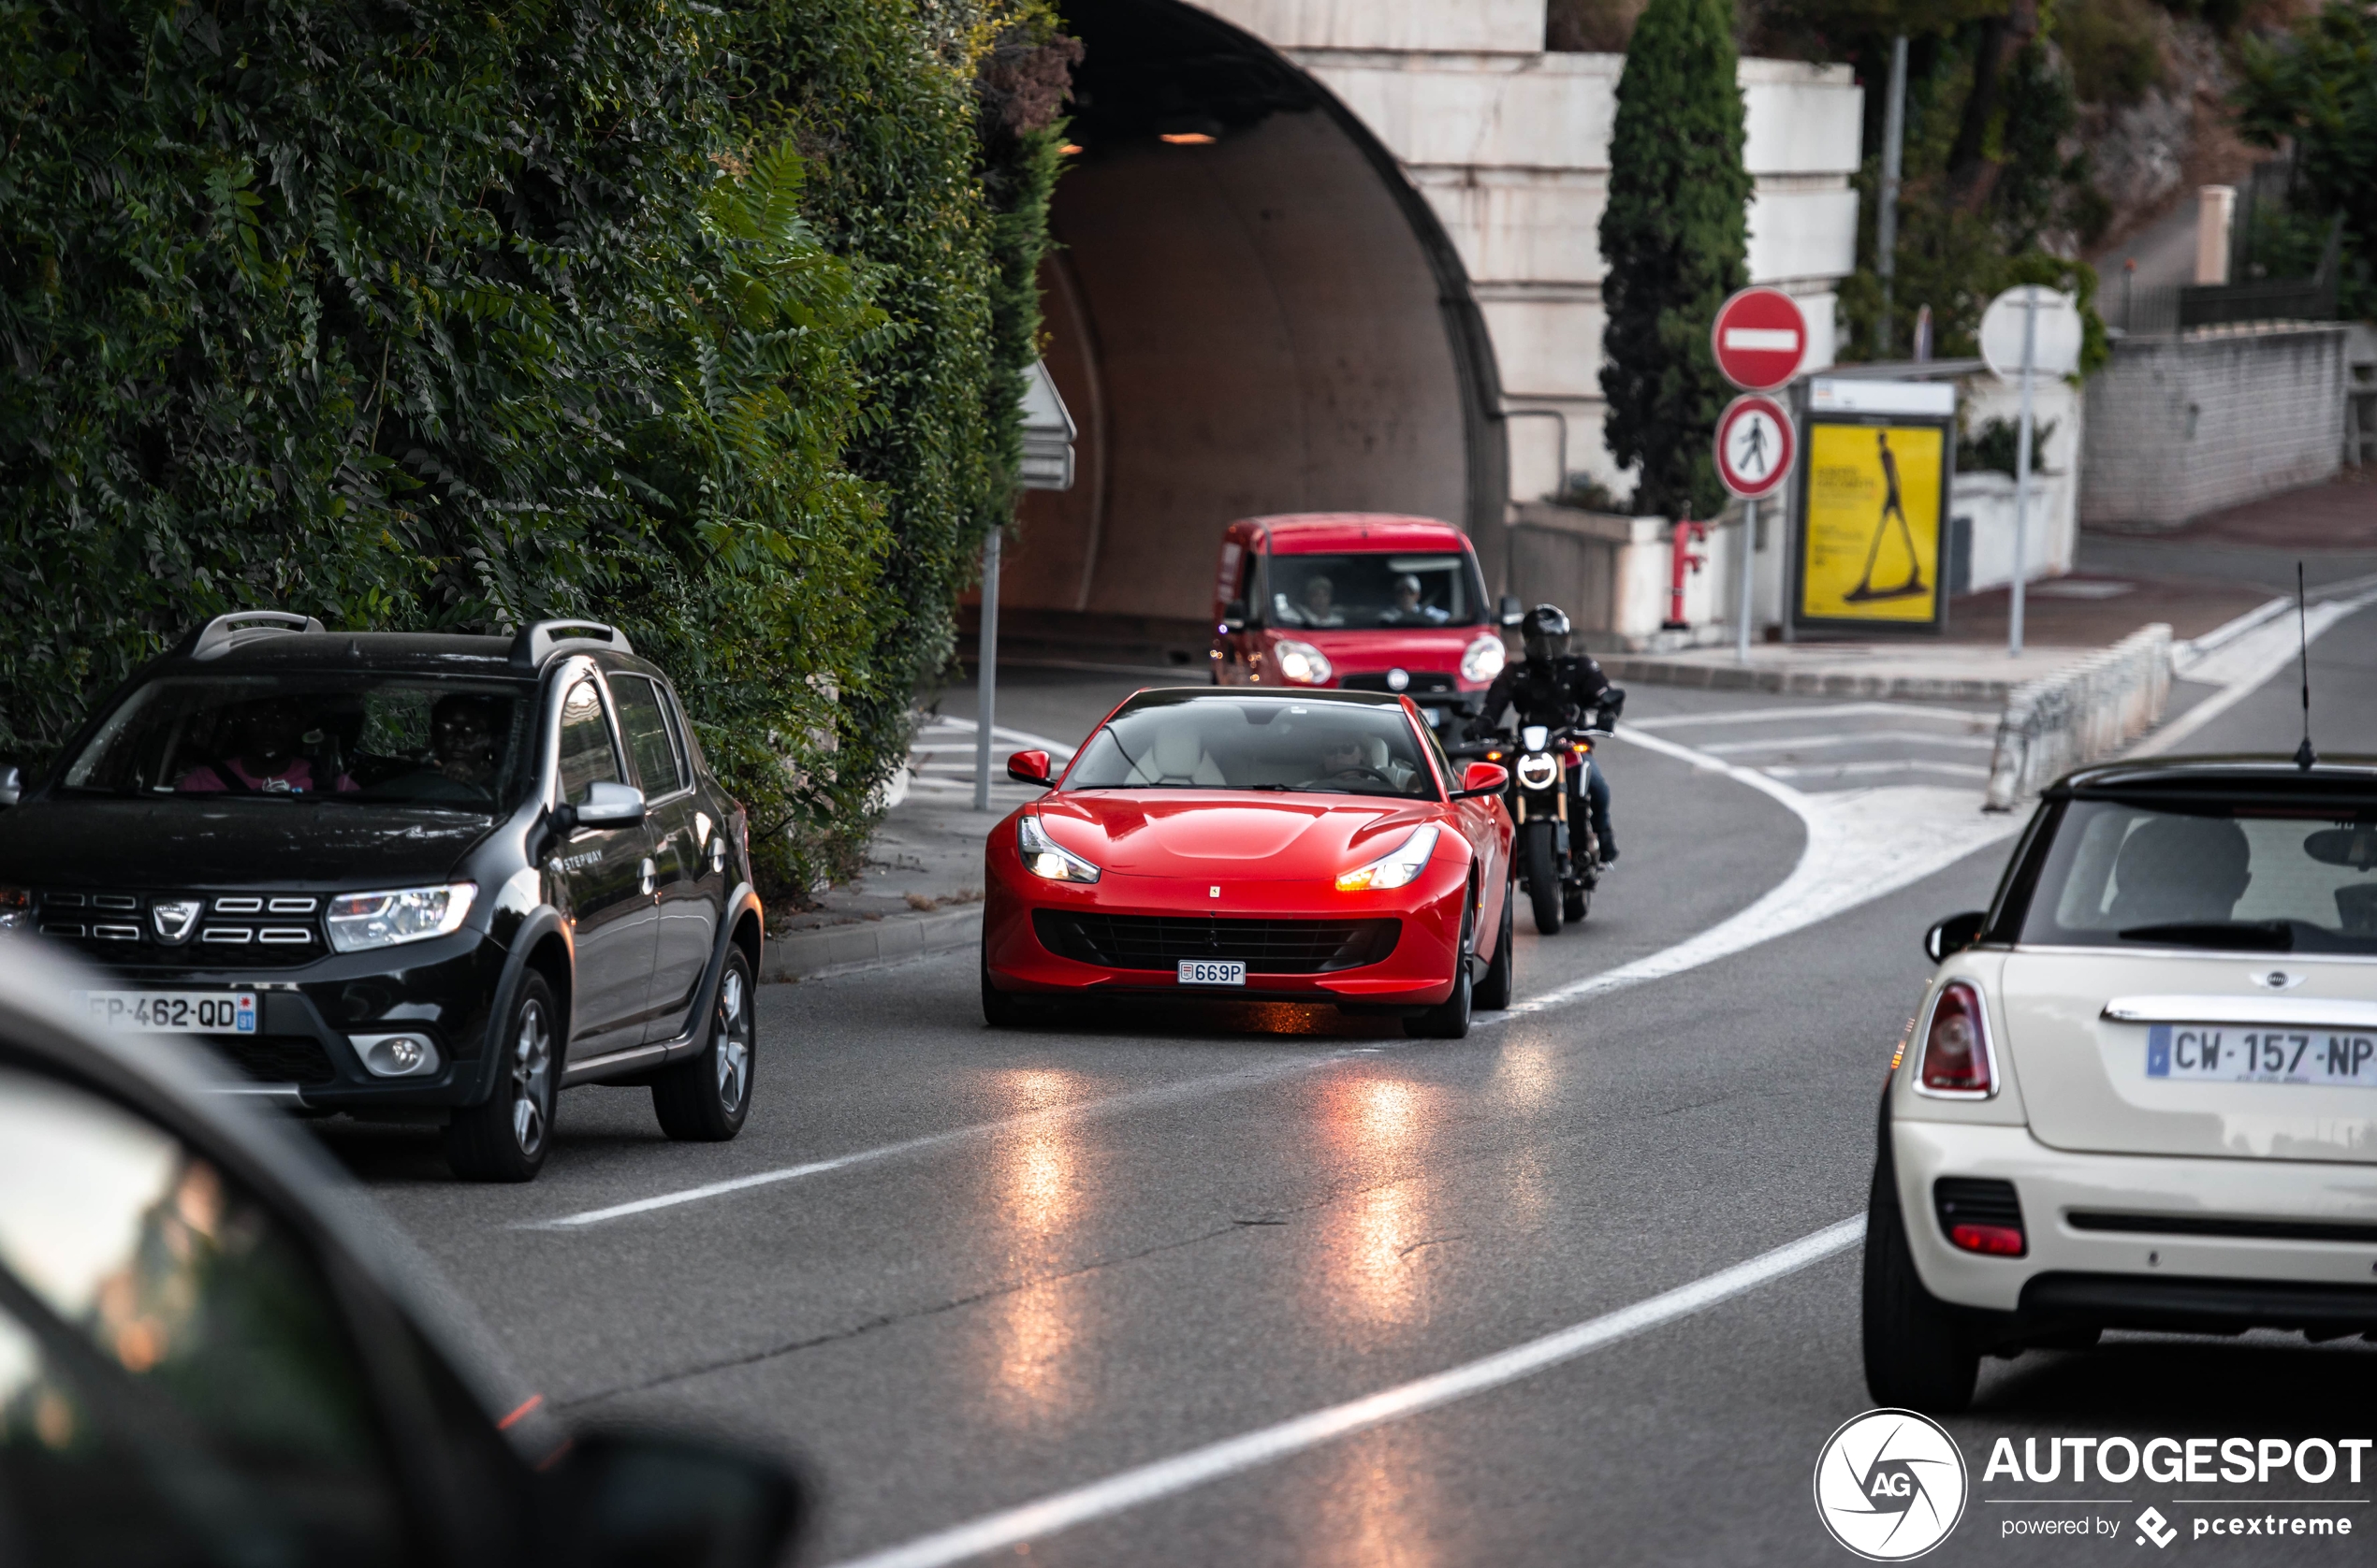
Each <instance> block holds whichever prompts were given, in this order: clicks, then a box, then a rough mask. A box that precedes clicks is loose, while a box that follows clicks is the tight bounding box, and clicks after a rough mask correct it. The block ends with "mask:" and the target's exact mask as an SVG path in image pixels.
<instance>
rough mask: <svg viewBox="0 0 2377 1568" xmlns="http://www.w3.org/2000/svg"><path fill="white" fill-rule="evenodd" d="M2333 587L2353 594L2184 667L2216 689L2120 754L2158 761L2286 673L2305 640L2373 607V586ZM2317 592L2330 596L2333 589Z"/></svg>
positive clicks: (2266, 626)
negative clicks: (2152, 758)
mask: <svg viewBox="0 0 2377 1568" xmlns="http://www.w3.org/2000/svg"><path fill="white" fill-rule="evenodd" d="M2336 587H2337V588H2348V589H2356V590H2357V591H2355V592H2353V593H2352V594H2351V596H2350V597H2348V598H2344V599H2340V600H2326V601H2323V602H2322V603H2317V604H2313V605H2312V606H2311V608H2310V609H2309V611H2307V612H2306V613H2305V614H2304V616H2303V617H2302V621H2301V624H2300V626H2299V628H2298V627H2297V621H2296V617H2293V616H2289V615H2279V616H2276V617H2271V618H2270V619H2268V620H2267V621H2262V622H2260V623H2258V624H2255V625H2253V626H2252V627H2251V628H2249V629H2248V630H2246V631H2244V632H2241V633H2239V634H2238V635H2235V636H2231V637H2227V638H2224V639H2223V641H2222V643H2221V645H2220V646H2218V647H2217V648H2216V649H2215V650H2214V651H2213V652H2211V653H2208V654H2206V655H2205V656H2203V657H2202V658H2200V659H2198V660H2196V661H2194V662H2193V663H2191V664H2190V665H2188V667H2187V669H2186V672H2185V673H2184V674H2183V675H2181V676H2180V678H2181V679H2183V680H2192V681H2201V682H2204V683H2207V684H2209V685H2216V686H2218V687H2220V689H2221V690H2218V691H2216V692H2214V693H2213V694H2212V695H2211V696H2209V697H2207V698H2205V699H2204V700H2203V701H2202V702H2200V703H2198V704H2195V706H2194V707H2192V708H2189V709H2188V710H2187V711H2186V712H2185V713H2182V714H2180V716H2179V717H2178V718H2177V719H2172V720H2171V721H2170V722H2169V723H2168V724H2166V725H2164V726H2163V727H2162V728H2161V729H2159V730H2157V731H2155V732H2154V733H2152V734H2151V735H2148V736H2147V737H2146V738H2145V739H2144V740H2142V741H2140V742H2138V743H2137V744H2136V746H2133V747H2131V748H2129V749H2128V750H2127V751H2125V752H2123V753H2122V755H2123V756H2124V757H2159V756H2163V755H2166V754H2167V753H2168V752H2169V751H2170V749H2171V748H2173V747H2175V746H2177V745H2178V744H2179V743H2180V741H2183V740H2185V739H2186V738H2187V737H2188V736H2190V735H2192V734H2194V733H2195V732H2196V731H2198V730H2200V729H2202V728H2203V727H2204V726H2205V725H2207V724H2209V723H2210V722H2211V721H2212V720H2213V719H2218V718H2219V717H2220V716H2221V715H2222V714H2224V713H2226V712H2227V711H2228V710H2229V709H2230V708H2233V707H2235V706H2236V705H2237V704H2239V703H2241V702H2243V701H2244V700H2245V699H2246V698H2248V697H2250V696H2252V695H2253V693H2254V692H2256V691H2258V690H2261V689H2262V687H2263V685H2264V684H2265V683H2266V682H2268V680H2269V679H2270V677H2271V676H2273V675H2278V674H2280V673H2281V672H2282V671H2283V670H2285V669H2286V667H2287V666H2288V665H2289V664H2291V663H2293V662H2294V661H2296V660H2297V658H2298V657H2299V656H2300V654H2301V651H2302V644H2303V641H2304V640H2305V639H2309V640H2311V641H2313V642H2316V641H2317V640H2318V639H2319V637H2320V636H2321V634H2323V633H2324V632H2326V631H2327V630H2328V629H2329V628H2330V627H2332V626H2334V625H2335V624H2336V623H2337V622H2338V621H2341V620H2342V619H2343V618H2344V617H2346V616H2349V615H2352V614H2354V613H2355V611H2358V610H2361V609H2364V608H2366V607H2367V606H2368V605H2370V604H2371V603H2377V588H2372V587H2370V586H2368V584H2367V583H2366V582H2364V581H2362V580H2360V579H2355V580H2354V581H2353V582H2351V583H2343V584H2338V585H2336ZM2320 591H2322V592H2323V593H2326V592H2333V591H2334V588H2323V589H2321V590H2320ZM2288 607H2289V608H2291V607H2292V606H2291V605H2290V606H2288ZM2265 608H2267V606H2265ZM2260 613H2261V612H2260V611H2253V612H2250V613H2249V614H2248V615H2245V616H2239V617H2238V621H2244V620H2250V619H2252V618H2253V617H2255V616H2258V615H2259V614H2260ZM2230 624H2231V625H2234V624H2236V622H2231V623H2230ZM2223 630H2225V628H2224V629H2223ZM2218 636H2220V632H2211V633H2209V634H2208V637H2207V640H2208V641H2209V638H2211V637H2218ZM2314 722H2316V710H2314Z"/></svg>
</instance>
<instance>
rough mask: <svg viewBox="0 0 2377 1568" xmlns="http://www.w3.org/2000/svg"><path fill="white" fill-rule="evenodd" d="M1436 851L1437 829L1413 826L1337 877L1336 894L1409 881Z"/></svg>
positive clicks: (1399, 884) (1396, 884) (1359, 891)
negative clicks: (1404, 835)
mask: <svg viewBox="0 0 2377 1568" xmlns="http://www.w3.org/2000/svg"><path fill="white" fill-rule="evenodd" d="M1435 854H1436V828H1435V827H1434V826H1433V825H1431V826H1428V827H1424V828H1415V829H1413V830H1412V832H1411V835H1410V836H1409V837H1408V838H1406V839H1405V840H1404V841H1403V842H1402V843H1400V844H1398V845H1396V846H1395V847H1394V848H1393V849H1389V850H1388V851H1387V852H1386V853H1385V854H1383V855H1380V856H1379V857H1378V859H1377V860H1374V861H1372V862H1371V863H1370V864H1367V865H1357V866H1355V867H1354V868H1353V869H1352V870H1351V871H1349V872H1346V873H1345V874H1344V875H1342V876H1340V877H1339V878H1337V891H1338V892H1339V893H1370V892H1374V891H1376V890H1378V889H1381V888H1399V887H1403V886H1405V885H1406V884H1407V883H1409V882H1410V881H1411V880H1412V879H1413V878H1416V877H1418V876H1419V875H1420V873H1421V872H1422V871H1424V870H1426V869H1427V865H1428V861H1429V859H1430V858H1431V857H1432V856H1434V855H1435Z"/></svg>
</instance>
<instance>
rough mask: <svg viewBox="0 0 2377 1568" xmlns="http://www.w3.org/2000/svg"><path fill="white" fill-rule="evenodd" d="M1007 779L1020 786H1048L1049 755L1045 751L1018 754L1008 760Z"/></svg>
mask: <svg viewBox="0 0 2377 1568" xmlns="http://www.w3.org/2000/svg"><path fill="white" fill-rule="evenodd" d="M1007 777H1010V778H1012V779H1014V781H1015V782H1016V783H1018V784H1042V785H1044V784H1046V783H1047V782H1048V753H1047V752H1045V751H1018V752H1016V753H1015V754H1014V756H1012V757H1010V758H1008V759H1007Z"/></svg>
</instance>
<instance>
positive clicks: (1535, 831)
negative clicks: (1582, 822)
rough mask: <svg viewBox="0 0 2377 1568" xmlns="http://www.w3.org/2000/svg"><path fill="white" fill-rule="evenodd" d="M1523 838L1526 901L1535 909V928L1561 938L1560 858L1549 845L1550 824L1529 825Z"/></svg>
mask: <svg viewBox="0 0 2377 1568" xmlns="http://www.w3.org/2000/svg"><path fill="white" fill-rule="evenodd" d="M1522 831H1523V832H1524V833H1525V835H1526V868H1527V900H1528V902H1529V903H1531V904H1533V905H1534V906H1535V928H1536V929H1537V930H1538V931H1540V932H1542V933H1543V934H1544V935H1545V936H1558V935H1559V934H1560V856H1559V853H1558V851H1557V850H1556V849H1554V847H1553V841H1552V831H1553V824H1552V823H1550V822H1529V823H1528V824H1527V825H1526V827H1525V828H1524V829H1523V830H1522Z"/></svg>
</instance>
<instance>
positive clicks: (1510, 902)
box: [1470, 887, 1519, 1012]
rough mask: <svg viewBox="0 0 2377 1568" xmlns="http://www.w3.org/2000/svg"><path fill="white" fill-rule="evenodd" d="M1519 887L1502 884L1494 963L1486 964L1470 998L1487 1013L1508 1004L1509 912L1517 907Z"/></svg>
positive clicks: (1512, 963) (1510, 962)
mask: <svg viewBox="0 0 2377 1568" xmlns="http://www.w3.org/2000/svg"><path fill="white" fill-rule="evenodd" d="M1518 903H1519V890H1518V889H1517V888H1515V887H1506V888H1505V889H1504V890H1503V893H1502V926H1501V931H1502V935H1500V936H1496V937H1495V939H1494V962H1493V963H1491V964H1488V965H1486V972H1485V978H1484V979H1483V980H1480V981H1478V988H1477V991H1476V993H1475V995H1472V996H1471V998H1470V1003H1471V1005H1472V1006H1474V1007H1480V1008H1483V1009H1486V1011H1488V1012H1500V1011H1501V1010H1502V1009H1505V1008H1507V1007H1509V1005H1510V980H1511V970H1512V969H1513V968H1514V967H1516V960H1515V958H1514V955H1513V954H1512V953H1511V951H1510V930H1511V924H1512V922H1511V911H1512V910H1513V909H1515V908H1516V907H1518Z"/></svg>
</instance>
